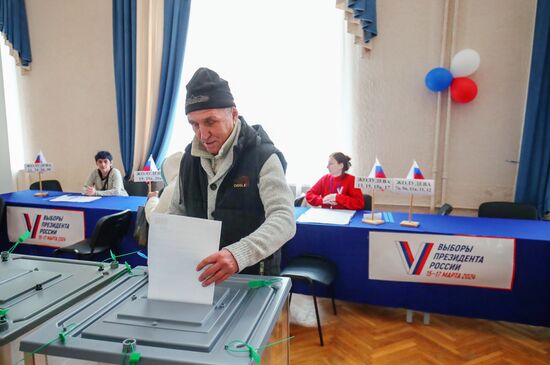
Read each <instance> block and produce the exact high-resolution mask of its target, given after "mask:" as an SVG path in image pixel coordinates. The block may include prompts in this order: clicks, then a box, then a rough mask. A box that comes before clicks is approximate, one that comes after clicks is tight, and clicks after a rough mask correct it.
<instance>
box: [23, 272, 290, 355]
mask: <svg viewBox="0 0 550 365" xmlns="http://www.w3.org/2000/svg"><path fill="white" fill-rule="evenodd" d="M146 270H147V268H145V267H137V268H134V269H133V272H134V274H133V275H125V276H123V277H121V278H120V279H119V280H117V281H115V282H113V283H111V284H109V285H108V286H107V287H105V288H103V289H102V290H100V291H98V292H97V293H95V294H94V295H92V296H90V298H88V299H86V300H84V301H82V302H81V303H79V304H78V305H76V306H74V307H72V308H70V309H69V310H67V311H65V312H63V313H61V314H60V315H58V316H57V317H55V318H53V319H52V320H50V321H48V322H47V323H46V324H45V325H44V326H42V327H41V328H40V329H38V330H37V331H35V332H33V333H32V334H30V335H27V336H25V337H23V339H22V341H21V351H24V352H35V351H36V350H37V349H40V350H39V353H42V354H48V355H53V356H60V357H65V358H75V359H86V360H90V361H98V362H106V363H114V364H116V363H122V361H126V360H128V359H127V358H126V357H127V356H129V354H130V353H131V352H137V353H139V354H140V360H139V364H140V365H147V364H155V365H162V364H195V365H197V364H211V365H213V364H220V365H221V364H223V365H229V364H251V363H252V361H253V360H251V358H250V355H249V353H248V352H247V350H246V349H247V347H246V346H243V347H238V346H237V347H235V346H230V347H229V348H228V347H227V345H229V344H230V343H231V342H232V341H235V340H238V341H243V342H244V343H246V344H248V345H250V346H251V347H253V348H255V349H257V348H259V347H261V346H263V345H265V344H267V341H268V340H269V337H270V335H271V332H272V330H273V327H274V326H275V323H276V322H277V319H278V318H279V315H280V313H281V310H282V308H283V306H284V304H285V302H286V300H287V297H288V294H289V292H290V286H291V282H290V280H289V279H288V278H272V277H265V276H252V275H234V276H233V277H231V278H230V279H228V280H226V281H225V282H224V283H222V284H220V285H217V286H216V288H215V290H214V301H213V304H212V305H205V304H195V303H180V302H170V301H161V300H149V299H148V298H147V289H148V276H147V271H146ZM256 280H263V283H266V284H267V285H265V286H261V287H258V288H250V285H249V282H251V281H256ZM59 333H62V334H63V336H64V337H65V341H64V342H63V343H61V342H60V341H54V342H53V343H51V344H49V345H48V346H46V347H44V346H43V345H44V344H45V343H48V342H51V341H52V339H55V338H56V336H59ZM40 347H42V348H40ZM234 349H238V350H241V351H237V352H234V351H228V350H234ZM243 349H244V351H242V350H243ZM261 352H262V350H261V349H260V350H259V353H260V354H261Z"/></svg>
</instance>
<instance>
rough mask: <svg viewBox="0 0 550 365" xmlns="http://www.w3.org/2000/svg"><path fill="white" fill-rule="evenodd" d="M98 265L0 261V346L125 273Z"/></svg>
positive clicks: (14, 258) (43, 260)
mask: <svg viewBox="0 0 550 365" xmlns="http://www.w3.org/2000/svg"><path fill="white" fill-rule="evenodd" d="M125 270H126V269H125V267H124V265H121V266H119V267H117V268H111V266H110V265H108V264H101V263H98V262H91V261H81V260H70V259H59V258H51V257H41V256H23V255H14V254H11V255H9V257H8V258H7V260H3V261H0V346H2V345H4V344H6V343H9V342H11V341H12V340H13V339H15V338H17V337H19V336H21V335H23V334H24V333H26V332H28V331H30V330H32V329H33V328H34V327H36V326H37V325H38V324H40V323H42V322H44V321H46V320H47V319H49V318H51V317H52V316H54V315H55V314H57V313H59V312H61V311H63V310H64V309H67V308H68V307H69V306H71V305H72V304H74V303H76V302H77V301H78V300H80V299H82V298H84V297H85V296H87V295H89V294H91V293H93V292H94V291H96V290H98V289H99V288H100V287H102V286H104V285H106V284H108V283H109V282H111V281H112V280H114V279H116V277H117V276H119V275H120V274H123V273H124V271H125Z"/></svg>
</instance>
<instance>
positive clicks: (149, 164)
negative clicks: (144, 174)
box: [143, 155, 159, 171]
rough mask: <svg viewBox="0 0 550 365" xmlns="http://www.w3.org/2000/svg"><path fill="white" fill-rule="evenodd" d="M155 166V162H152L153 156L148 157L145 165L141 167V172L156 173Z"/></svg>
mask: <svg viewBox="0 0 550 365" xmlns="http://www.w3.org/2000/svg"><path fill="white" fill-rule="evenodd" d="M158 170H159V169H158V168H157V165H156V164H155V160H153V155H150V156H149V158H148V159H147V161H146V162H145V165H143V171H158Z"/></svg>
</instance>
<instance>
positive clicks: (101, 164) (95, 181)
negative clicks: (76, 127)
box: [82, 151, 128, 196]
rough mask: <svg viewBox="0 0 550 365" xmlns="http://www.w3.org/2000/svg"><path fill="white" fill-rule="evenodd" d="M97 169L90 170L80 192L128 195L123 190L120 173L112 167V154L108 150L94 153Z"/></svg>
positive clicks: (102, 194) (98, 194)
mask: <svg viewBox="0 0 550 365" xmlns="http://www.w3.org/2000/svg"><path fill="white" fill-rule="evenodd" d="M95 164H96V166H97V169H96V170H94V171H92V173H91V174H90V177H88V180H86V183H85V184H84V188H83V189H82V194H84V195H97V196H109V195H111V196H112V195H120V196H128V193H127V192H126V190H124V184H123V182H122V174H121V173H120V171H118V169H116V168H114V167H113V155H111V153H110V152H109V151H99V152H98V153H97V154H96V155H95Z"/></svg>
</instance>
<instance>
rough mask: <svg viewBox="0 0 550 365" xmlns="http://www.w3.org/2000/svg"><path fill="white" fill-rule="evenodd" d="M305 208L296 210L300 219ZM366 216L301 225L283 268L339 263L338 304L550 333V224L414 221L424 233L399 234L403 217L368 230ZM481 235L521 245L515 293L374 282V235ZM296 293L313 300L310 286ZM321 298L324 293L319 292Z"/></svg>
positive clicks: (390, 217) (392, 216) (389, 217)
mask: <svg viewBox="0 0 550 365" xmlns="http://www.w3.org/2000/svg"><path fill="white" fill-rule="evenodd" d="M306 210H307V208H296V210H295V216H296V218H298V217H299V216H300V215H301V214H303V213H304V212H305V211H306ZM363 213H364V212H363V211H358V212H356V213H355V215H354V216H353V218H352V219H351V221H350V223H349V224H347V225H331V224H315V223H297V229H296V235H295V237H294V238H293V239H292V240H290V241H289V242H288V243H287V244H286V245H285V246H284V248H283V265H282V266H283V267H284V265H285V263H286V262H288V260H289V259H290V258H292V257H294V256H297V255H300V254H315V255H320V256H324V257H326V258H328V259H330V260H332V261H333V262H335V263H336V265H337V267H338V274H337V278H336V281H335V291H336V293H335V295H336V298H337V299H341V300H347V301H352V302H359V303H369V304H374V305H381V306H387V307H396V308H407V309H411V310H418V311H423V312H430V313H441V314H450V315H458V316H465V317H474V318H484V319H491V320H506V321H511V322H519V323H527V324H533V325H542V326H550V222H545V221H529V220H516V219H496V218H477V217H459V216H438V215H428V214H414V215H413V220H414V221H419V222H420V223H421V224H420V227H418V228H409V227H402V226H400V225H399V223H400V222H401V221H403V220H408V215H407V214H405V213H384V218H385V221H386V223H385V224H382V225H378V226H372V225H368V224H365V223H363V222H362V221H361V220H362V218H363ZM370 231H387V232H406V233H425V234H444V235H476V236H486V237H507V238H515V239H516V248H515V275H514V279H513V286H512V290H500V289H488V288H477V287H468V286H453V285H441V284H422V283H411V282H393V281H382V280H370V279H369V232H370ZM293 291H297V292H301V293H304V294H308V293H309V290H308V288H307V287H305V286H300V285H295V288H293ZM320 294H321V295H323V294H326V292H322V291H321V292H320Z"/></svg>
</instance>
